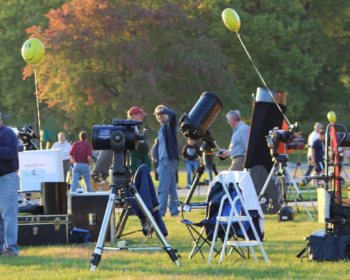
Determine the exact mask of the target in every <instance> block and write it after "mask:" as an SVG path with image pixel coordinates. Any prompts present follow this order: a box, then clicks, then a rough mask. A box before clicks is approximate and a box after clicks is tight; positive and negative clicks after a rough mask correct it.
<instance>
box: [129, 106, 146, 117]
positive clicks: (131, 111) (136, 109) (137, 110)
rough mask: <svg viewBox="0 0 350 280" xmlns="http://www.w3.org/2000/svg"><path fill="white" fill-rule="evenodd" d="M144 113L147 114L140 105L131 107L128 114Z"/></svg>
mask: <svg viewBox="0 0 350 280" xmlns="http://www.w3.org/2000/svg"><path fill="white" fill-rule="evenodd" d="M137 114H142V115H143V116H147V114H146V113H145V112H144V111H143V110H142V109H141V108H139V107H131V108H130V109H129V111H128V115H137Z"/></svg>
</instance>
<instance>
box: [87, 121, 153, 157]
mask: <svg viewBox="0 0 350 280" xmlns="http://www.w3.org/2000/svg"><path fill="white" fill-rule="evenodd" d="M141 124H142V122H138V121H135V120H113V122H112V125H94V126H93V127H92V146H93V148H94V149H95V150H113V151H115V152H117V153H121V152H126V151H133V150H136V149H137V147H138V143H139V141H143V140H145V139H146V138H147V137H148V130H147V129H145V128H144V129H143V131H140V130H139V129H138V128H137V126H138V125H141Z"/></svg>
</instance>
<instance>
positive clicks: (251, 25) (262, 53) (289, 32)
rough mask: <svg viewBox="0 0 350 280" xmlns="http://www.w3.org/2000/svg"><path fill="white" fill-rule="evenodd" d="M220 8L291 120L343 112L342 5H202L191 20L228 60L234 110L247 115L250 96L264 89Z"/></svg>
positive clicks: (272, 1)
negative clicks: (229, 11) (235, 92)
mask: <svg viewBox="0 0 350 280" xmlns="http://www.w3.org/2000/svg"><path fill="white" fill-rule="evenodd" d="M225 8H233V9H235V10H236V11H237V13H238V14H239V16H240V18H241V22H242V26H241V29H240V34H241V38H242V39H243V41H244V43H245V45H246V47H247V49H248V51H249V53H250V54H251V56H252V58H253V60H254V62H255V64H256V65H257V67H258V69H259V70H260V72H261V73H262V75H263V77H264V79H265V81H266V83H267V85H268V86H269V87H270V88H271V89H278V90H283V91H287V92H288V93H289V98H288V101H287V107H288V109H287V115H288V116H289V119H290V120H291V121H292V120H308V119H309V120H314V121H315V120H317V121H320V120H322V119H323V120H324V119H325V113H326V112H327V111H328V110H329V109H330V108H334V107H332V106H336V107H337V108H339V110H344V109H345V108H347V109H348V104H349V101H350V100H349V87H348V86H347V83H346V80H347V77H348V75H347V69H348V68H349V61H350V60H349V52H347V49H346V48H347V46H348V45H349V38H350V37H349V26H350V22H349V19H348V18H349V17H348V15H349V12H350V9H349V8H350V3H349V2H348V1H329V0H324V1H322V2H320V1H315V0H304V1H303V0H302V1H299V0H291V1H278V0H269V1H267V0H254V1H252V0H245V1H237V0H231V1H227V0H216V1H213V0H205V1H202V5H201V6H200V9H198V12H197V15H196V16H197V17H199V18H201V19H202V22H204V23H205V26H206V29H205V30H204V32H206V33H207V34H208V36H210V37H211V38H215V40H216V42H217V43H218V44H219V45H220V46H221V48H222V49H223V51H224V53H225V54H226V55H227V56H228V57H229V58H230V63H228V64H227V67H228V68H229V69H230V70H231V71H232V73H233V75H234V76H235V77H236V86H237V88H238V89H239V92H240V93H241V98H240V99H239V100H240V102H242V104H239V105H238V106H240V108H241V109H242V110H243V111H244V112H245V114H246V115H247V114H249V112H250V111H251V98H250V93H252V92H255V91H256V88H257V87H259V86H260V87H264V85H263V83H262V82H261V81H260V79H259V77H258V75H257V74H256V72H255V70H254V68H253V66H252V65H251V63H250V61H249V59H248V57H247V55H246V54H245V52H244V50H243V48H242V46H241V44H240V43H239V40H238V38H236V36H235V35H234V34H233V33H232V32H231V31H229V30H227V29H226V28H225V26H224V24H223V23H222V20H221V13H222V11H223V10H224V9H225ZM338 113H339V111H338ZM346 121H347V120H346Z"/></svg>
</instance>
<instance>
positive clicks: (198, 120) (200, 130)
mask: <svg viewBox="0 0 350 280" xmlns="http://www.w3.org/2000/svg"><path fill="white" fill-rule="evenodd" d="M223 107H224V104H223V103H222V100H221V99H220V97H219V96H217V95H216V94H215V93H212V92H204V93H203V94H202V95H201V96H200V98H199V100H198V101H197V103H196V104H195V105H194V107H193V108H192V110H191V112H190V113H189V114H188V116H186V117H185V120H184V121H183V123H182V124H181V132H182V134H183V135H184V136H185V137H189V138H191V139H193V140H199V139H201V138H203V137H204V136H205V133H206V132H207V130H208V129H209V128H210V126H211V125H212V123H213V122H214V120H215V118H216V117H217V115H218V114H219V113H220V112H221V110H222V109H223Z"/></svg>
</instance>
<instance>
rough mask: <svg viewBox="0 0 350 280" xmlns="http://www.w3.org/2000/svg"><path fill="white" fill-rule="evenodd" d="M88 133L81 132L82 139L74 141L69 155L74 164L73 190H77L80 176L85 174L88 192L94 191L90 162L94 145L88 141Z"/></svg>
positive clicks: (80, 137)
mask: <svg viewBox="0 0 350 280" xmlns="http://www.w3.org/2000/svg"><path fill="white" fill-rule="evenodd" d="M87 138H88V134H87V132H86V131H82V132H80V133H79V139H80V141H78V142H74V143H73V145H72V147H71V149H70V151H69V156H70V160H71V162H72V163H73V164H74V168H73V182H72V187H71V192H76V190H77V185H78V182H79V179H80V176H83V178H84V181H85V184H86V188H87V191H88V192H92V188H91V175H90V164H91V161H92V146H91V145H90V143H88V142H87Z"/></svg>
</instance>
